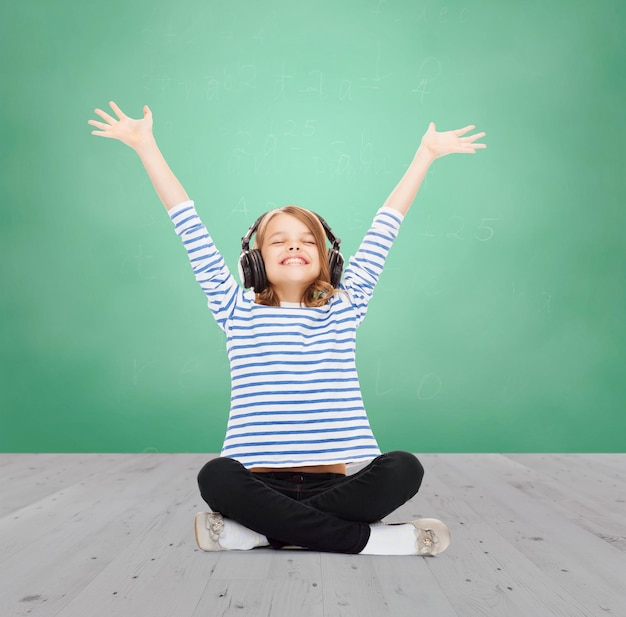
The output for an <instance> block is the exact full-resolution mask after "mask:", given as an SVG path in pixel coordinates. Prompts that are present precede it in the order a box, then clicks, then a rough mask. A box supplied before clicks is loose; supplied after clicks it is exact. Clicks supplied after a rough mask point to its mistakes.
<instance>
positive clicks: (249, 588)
mask: <svg viewBox="0 0 626 617" xmlns="http://www.w3.org/2000/svg"><path fill="white" fill-rule="evenodd" d="M207 458H208V457H206V456H204V455H198V454H193V455H190V454H135V455H126V454H123V455H107V454H91V455H83V454H34V455H26V454H21V455H20V454H0V616H1V617H17V616H26V615H28V616H33V617H44V616H45V617H49V616H50V617H51V616H59V617H100V616H102V617H115V616H120V617H122V616H123V617H169V616H171V617H192V616H193V617H200V616H202V617H213V616H230V615H233V616H235V615H236V616H238V617H244V616H254V617H262V616H271V617H287V616H288V617H308V616H316V617H321V616H324V617H331V616H333V617H334V616H337V617H339V616H343V617H348V616H350V617H351V616H354V617H356V616H358V617H365V616H372V617H384V616H387V615H389V616H393V617H402V616H404V615H414V616H418V615H419V616H423V617H475V616H476V617H478V616H480V617H483V616H494V617H495V616H497V617H509V616H511V617H513V616H520V617H544V616H545V617H552V616H557V617H558V616H563V617H600V616H603V617H604V616H614V617H625V616H626V592H625V591H624V584H625V583H626V454H613V455H538V454H536V455H528V454H524V455H521V454H520V455H506V456H505V455H461V454H456V455H454V454H453V455H450V454H446V455H434V454H429V455H423V456H420V457H419V458H420V460H421V461H422V463H423V464H424V467H425V468H426V478H425V481H424V484H423V486H422V489H421V491H420V493H419V494H418V496H417V497H415V498H414V499H413V500H412V501H411V502H409V503H407V504H405V506H403V507H402V508H401V509H400V510H398V511H397V512H396V513H394V515H393V516H392V517H390V518H389V519H388V520H390V521H401V520H411V519H412V518H416V517H420V516H435V517H438V518H442V519H444V520H445V521H447V522H448V524H449V525H450V528H451V530H452V538H453V539H452V545H451V546H450V548H449V549H448V551H447V552H446V553H444V554H443V555H440V556H438V557H435V558H422V557H371V556H361V555H335V554H320V553H313V552H307V551H298V550H283V551H272V550H271V549H256V550H254V551H249V552H229V553H204V552H202V551H199V550H198V549H197V548H196V545H195V541H194V535H193V530H192V519H193V514H194V513H195V512H196V511H197V510H203V509H206V508H205V506H204V505H203V503H202V502H201V500H200V497H199V495H198V493H197V489H196V485H195V476H196V473H197V471H198V469H199V468H200V467H201V466H202V465H203V464H204V462H205V460H206V459H207Z"/></svg>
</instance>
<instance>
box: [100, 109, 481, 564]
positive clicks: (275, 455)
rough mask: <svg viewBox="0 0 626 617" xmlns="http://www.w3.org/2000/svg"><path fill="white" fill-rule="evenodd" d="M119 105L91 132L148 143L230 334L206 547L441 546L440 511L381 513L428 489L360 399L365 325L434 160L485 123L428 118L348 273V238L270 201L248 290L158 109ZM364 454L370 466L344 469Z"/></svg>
mask: <svg viewBox="0 0 626 617" xmlns="http://www.w3.org/2000/svg"><path fill="white" fill-rule="evenodd" d="M110 105H111V108H112V110H113V112H114V113H115V115H116V116H117V117H116V118H114V117H113V116H111V115H110V114H108V113H106V112H105V111H102V110H100V109H96V110H95V113H96V114H97V115H98V116H99V117H100V119H101V121H98V120H90V121H89V124H90V125H92V126H94V127H95V128H96V129H97V130H94V131H92V133H93V134H94V135H98V136H101V137H109V138H113V139H118V140H119V141H121V142H123V143H125V144H126V145H128V146H130V147H131V148H132V149H133V150H135V152H136V153H137V154H138V155H139V158H140V159H141V161H142V163H143V165H144V167H145V169H146V171H147V173H148V175H149V177H150V179H151V181H152V183H153V185H154V187H155V189H156V191H157V193H158V195H159V197H160V199H161V201H162V202H163V205H164V206H165V208H166V209H167V210H168V213H169V215H170V217H171V219H172V221H173V223H174V228H175V230H176V233H177V234H178V235H179V236H180V237H181V239H182V241H183V244H184V246H185V248H186V250H187V252H188V255H189V259H190V262H191V266H192V268H193V271H194V273H195V276H196V279H197V281H198V283H199V284H200V286H201V287H202V289H203V291H204V293H205V294H206V296H207V298H208V306H209V308H210V310H211V312H212V313H213V316H214V317H215V319H216V321H217V323H218V325H219V326H220V327H221V328H222V329H223V330H224V332H225V333H226V335H227V349H228V356H229V360H230V367H231V383H232V389H231V410H230V416H229V421H228V427H227V431H226V437H225V439H224V445H223V448H222V453H221V456H220V457H219V458H216V459H214V460H211V461H209V462H208V463H207V464H206V465H205V466H204V467H203V468H202V470H201V471H200V473H199V475H198V484H199V487H200V493H201V495H202V497H203V499H204V500H205V501H206V502H207V504H208V505H209V507H210V508H211V510H212V512H199V513H198V514H196V516H195V534H196V540H197V542H198V545H199V546H200V548H201V549H203V550H207V551H212V550H234V549H238V550H248V549H252V548H255V547H258V546H271V547H272V548H284V547H286V546H295V547H303V548H307V549H312V550H317V551H330V552H339V553H352V554H356V553H363V554H379V555H380V554H385V555H409V554H417V555H436V554H438V553H441V552H442V551H443V550H445V549H446V548H447V546H448V545H449V543H450V533H449V530H448V528H447V527H446V525H445V524H444V523H442V522H441V521H438V520H436V519H418V520H416V521H413V522H411V523H402V524H393V525H384V524H380V523H378V524H376V523H377V522H379V521H380V520H381V519H382V518H384V517H385V516H387V515H389V514H390V513H391V512H393V511H394V510H396V509H397V508H398V507H400V506H401V505H402V504H404V503H405V502H406V501H408V500H409V499H411V497H413V496H414V495H415V494H416V493H417V491H418V490H419V487H420V484H421V482H422V477H423V474H424V470H423V468H422V466H421V464H420V463H419V461H418V460H417V458H416V457H415V456H413V455H412V454H409V453H407V452H399V451H398V452H388V453H386V454H381V452H380V450H379V449H378V445H377V443H376V440H375V438H374V436H373V434H372V431H371V428H370V425H369V422H368V420H367V416H366V413H365V408H364V406H363V401H362V398H361V392H360V387H359V382H358V376H357V372H356V365H355V355H354V352H355V337H356V328H357V327H358V325H359V324H360V323H361V321H362V320H363V318H364V316H365V312H366V310H367V305H368V302H369V299H370V298H371V296H372V292H373V289H374V286H375V285H376V282H377V280H378V277H379V275H380V273H381V271H382V268H383V264H384V261H385V258H386V255H387V252H388V251H389V249H390V247H391V244H392V243H393V241H394V240H395V237H396V235H397V232H398V229H399V227H400V224H401V222H402V220H403V217H404V215H405V214H406V213H407V211H408V210H409V207H410V206H411V204H412V202H413V200H414V198H415V196H416V195H417V192H418V190H419V188H420V185H421V184H422V181H423V179H424V177H425V175H426V172H427V171H428V169H429V167H430V165H431V164H432V163H433V161H434V160H435V159H437V158H439V157H442V156H445V155H447V154H451V153H454V152H457V153H474V152H475V151H476V150H477V149H479V148H485V147H486V146H485V145H484V144H482V143H476V142H477V140H479V139H480V138H482V137H483V136H484V135H485V133H476V134H474V135H467V134H468V133H469V132H470V131H471V130H472V129H474V126H467V127H465V128H463V129H459V130H456V131H447V132H437V130H436V127H435V125H434V124H433V123H431V124H430V126H429V127H428V130H427V132H426V133H425V134H424V136H423V138H422V140H421V144H420V146H419V148H418V150H417V153H416V154H415V157H414V159H413V161H412V163H411V164H410V166H409V168H408V170H407V171H406V173H405V175H404V176H403V178H402V179H401V180H400V182H399V183H398V185H397V186H396V187H395V189H394V190H393V191H392V193H391V194H390V196H389V197H388V199H387V201H386V202H385V204H384V205H383V207H382V208H381V209H380V210H379V211H378V213H377V214H376V216H375V218H374V221H373V223H372V227H371V228H370V230H369V231H368V232H367V234H366V236H365V238H364V240H363V242H362V244H361V246H360V248H359V250H358V252H357V253H356V255H355V256H354V257H353V258H351V259H350V261H349V264H348V267H347V268H346V270H345V273H344V275H343V281H342V282H340V280H339V279H340V278H341V273H342V266H343V259H342V257H341V254H340V253H339V243H338V241H337V240H336V239H335V238H334V236H333V234H332V231H331V230H330V229H329V228H328V226H327V225H326V223H325V222H324V221H323V220H322V219H320V217H318V216H317V215H315V214H314V213H312V212H310V211H308V210H305V209H303V208H299V207H296V206H287V207H285V208H281V209H278V210H273V211H271V212H268V213H266V214H265V215H264V216H263V217H261V218H260V219H259V220H258V221H257V222H256V223H255V224H254V225H253V226H252V227H251V228H250V231H249V232H248V234H247V235H246V237H244V238H243V239H242V255H241V258H240V270H241V271H242V274H243V280H244V288H242V287H240V286H239V285H238V283H237V282H236V281H235V279H234V278H233V276H232V275H231V274H230V272H229V270H228V268H227V266H226V264H225V262H224V260H223V259H222V257H221V255H220V253H219V252H218V251H217V249H216V248H215V245H214V244H213V242H212V240H211V237H210V236H209V234H208V232H207V230H206V228H205V227H204V225H203V224H202V222H201V220H200V219H199V217H198V215H197V213H196V211H195V209H194V204H193V202H192V201H190V200H189V197H188V195H187V193H186V192H185V190H184V189H183V187H182V186H181V184H180V183H179V182H178V180H177V179H176V177H175V176H174V174H173V173H172V171H171V170H170V168H169V166H168V165H167V163H166V161H165V159H164V158H163V156H162V154H161V152H160V151H159V148H158V147H157V144H156V141H155V139H154V136H153V133H152V113H151V111H150V109H149V108H148V107H147V106H146V107H144V110H143V118H142V119H140V120H134V119H132V118H129V117H128V116H126V115H125V114H124V113H123V112H122V110H121V109H120V108H119V107H118V106H117V105H116V104H115V103H113V102H112V103H111V104H110ZM254 234H256V237H255V243H254V245H253V249H252V250H250V249H249V244H248V243H249V241H250V239H251V237H252V235H254ZM326 238H328V239H329V240H330V241H331V242H333V247H332V248H330V249H328V248H327V247H326ZM249 287H252V290H250V291H246V289H245V288H249ZM355 463H368V464H367V466H365V467H364V468H363V469H361V470H360V471H359V472H357V473H354V474H351V475H347V473H346V466H347V465H350V464H355Z"/></svg>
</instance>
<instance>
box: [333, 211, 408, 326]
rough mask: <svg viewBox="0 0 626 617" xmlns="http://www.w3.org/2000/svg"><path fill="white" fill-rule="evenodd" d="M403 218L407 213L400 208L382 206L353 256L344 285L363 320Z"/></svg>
mask: <svg viewBox="0 0 626 617" xmlns="http://www.w3.org/2000/svg"><path fill="white" fill-rule="evenodd" d="M402 220H403V216H402V215H401V214H400V213H399V212H397V211H396V210H394V209H392V208H386V207H382V208H380V210H378V212H377V213H376V216H375V217H374V221H373V222H372V226H371V227H370V229H369V230H368V232H367V233H366V234H365V237H364V238H363V241H362V242H361V246H360V247H359V250H358V251H357V252H356V254H355V255H354V257H351V258H350V260H349V262H348V266H347V267H346V269H345V273H344V278H343V283H342V285H341V288H342V289H344V290H345V291H346V292H347V293H348V296H349V297H350V300H351V302H352V305H353V307H354V309H355V311H356V315H357V319H358V322H359V323H360V322H362V321H363V319H364V317H365V313H366V311H367V305H368V303H369V301H370V299H371V297H372V294H373V293H374V287H375V286H376V284H377V283H378V279H379V277H380V274H381V272H382V270H383V266H384V265H385V260H386V258H387V255H388V253H389V249H390V248H391V246H392V244H393V242H394V240H395V239H396V237H397V235H398V230H399V229H400V224H401V223H402Z"/></svg>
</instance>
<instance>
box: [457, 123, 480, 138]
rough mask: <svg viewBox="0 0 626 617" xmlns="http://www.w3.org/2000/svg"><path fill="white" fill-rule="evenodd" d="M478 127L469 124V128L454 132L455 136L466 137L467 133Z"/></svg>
mask: <svg viewBox="0 0 626 617" xmlns="http://www.w3.org/2000/svg"><path fill="white" fill-rule="evenodd" d="M475 128H476V125H474V124H469V125H468V126H465V127H463V128H462V129H457V130H456V131H453V132H454V134H455V135H458V136H459V137H460V136H461V135H465V133H467V132H468V131H471V130H472V129H475Z"/></svg>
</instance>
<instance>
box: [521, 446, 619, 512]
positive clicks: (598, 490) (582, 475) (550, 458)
mask: <svg viewBox="0 0 626 617" xmlns="http://www.w3.org/2000/svg"><path fill="white" fill-rule="evenodd" d="M509 458H511V459H512V460H518V461H522V460H523V462H524V464H525V465H526V466H527V467H530V468H532V469H534V470H535V471H537V472H539V473H541V474H543V475H544V476H547V477H550V478H552V479H553V480H556V481H557V482H558V483H559V484H562V485H564V486H566V487H568V489H569V490H570V492H571V494H572V495H577V494H580V495H585V496H586V497H587V498H588V499H589V500H593V501H595V502H596V503H597V504H598V507H601V508H604V509H605V510H610V509H613V508H616V509H617V510H624V509H625V508H624V507H623V504H624V499H625V497H624V496H625V495H626V473H624V471H621V472H620V471H619V470H617V469H612V468H611V467H605V466H602V465H601V464H600V461H601V459H602V457H600V456H598V455H584V454H583V455H572V454H558V455H545V454H535V455H523V458H520V457H519V456H516V455H509ZM624 462H625V463H626V456H624ZM620 504H621V505H620Z"/></svg>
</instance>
